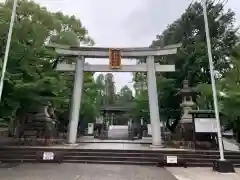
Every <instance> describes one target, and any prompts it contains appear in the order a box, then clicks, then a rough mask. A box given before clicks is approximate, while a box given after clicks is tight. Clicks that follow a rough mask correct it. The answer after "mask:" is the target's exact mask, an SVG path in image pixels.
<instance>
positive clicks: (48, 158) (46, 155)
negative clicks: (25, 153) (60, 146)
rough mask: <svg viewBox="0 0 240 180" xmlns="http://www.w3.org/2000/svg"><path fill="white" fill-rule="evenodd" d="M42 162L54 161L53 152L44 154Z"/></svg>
mask: <svg viewBox="0 0 240 180" xmlns="http://www.w3.org/2000/svg"><path fill="white" fill-rule="evenodd" d="M43 160H54V153H53V152H44V153H43Z"/></svg>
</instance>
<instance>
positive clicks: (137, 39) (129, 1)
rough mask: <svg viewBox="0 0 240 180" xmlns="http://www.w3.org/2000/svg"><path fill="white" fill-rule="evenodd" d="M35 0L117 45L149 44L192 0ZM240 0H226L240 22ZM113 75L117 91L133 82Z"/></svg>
mask: <svg viewBox="0 0 240 180" xmlns="http://www.w3.org/2000/svg"><path fill="white" fill-rule="evenodd" d="M0 1H1V0H0ZM35 1H36V2H38V3H40V4H42V5H44V6H46V7H47V8H48V9H49V10H51V11H62V12H63V13H65V14H68V15H75V16H76V17H78V18H80V19H81V21H82V24H83V25H84V26H85V27H86V28H87V29H88V31H89V34H90V36H91V37H92V38H93V39H94V41H95V42H96V46H115V47H123V46H127V47H128V46H138V47H139V46H149V45H150V44H151V41H152V40H153V39H155V37H156V35H157V34H160V33H161V32H162V31H163V30H164V28H165V27H166V26H167V25H168V24H170V23H172V22H173V21H174V20H176V19H177V18H178V17H180V15H181V14H182V13H183V12H184V11H185V9H186V8H187V7H188V5H189V3H190V2H191V0H35ZM239 1H240V0H229V1H228V3H227V8H231V9H233V10H234V12H235V13H236V17H237V23H238V24H240V2H239ZM91 63H92V62H91ZM95 63H96V62H95ZM97 63H98V62H97ZM105 63H107V61H105ZM125 63H127V64H134V63H135V62H133V61H126V62H125ZM114 76H115V82H116V86H117V90H119V89H120V87H122V86H123V85H125V84H128V85H130V86H131V84H130V83H129V82H131V81H132V74H131V73H116V74H114Z"/></svg>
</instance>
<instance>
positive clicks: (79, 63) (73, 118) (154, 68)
mask: <svg viewBox="0 0 240 180" xmlns="http://www.w3.org/2000/svg"><path fill="white" fill-rule="evenodd" d="M180 46H181V44H176V45H169V46H166V47H163V48H121V49H118V50H117V51H118V52H119V51H120V53H121V57H122V58H129V59H133V58H134V59H138V58H146V63H145V64H137V65H121V66H120V67H119V68H111V66H109V65H90V64H85V63H84V59H85V58H109V49H110V48H96V47H73V46H59V45H51V46H50V47H54V48H55V50H56V52H57V53H58V54H59V55H62V56H71V57H72V56H75V57H77V60H76V64H66V63H60V64H58V65H57V70H58V71H75V76H74V88H73V94H72V102H71V111H70V122H69V136H68V142H69V144H75V143H76V138H77V127H78V122H79V111H80V108H81V107H80V106H81V97H82V89H83V81H84V79H83V78H84V72H86V71H88V72H147V83H148V97H149V108H150V121H151V125H152V145H153V146H161V145H162V138H161V127H160V116H159V105H158V94H157V82H156V72H173V71H175V65H160V64H156V63H155V61H154V57H155V56H163V55H170V54H176V53H177V48H178V47H180Z"/></svg>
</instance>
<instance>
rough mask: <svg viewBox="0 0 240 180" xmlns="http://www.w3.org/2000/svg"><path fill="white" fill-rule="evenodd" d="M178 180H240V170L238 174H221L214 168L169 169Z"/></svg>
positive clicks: (237, 171)
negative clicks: (213, 169)
mask: <svg viewBox="0 0 240 180" xmlns="http://www.w3.org/2000/svg"><path fill="white" fill-rule="evenodd" d="M167 170H168V171H169V172H171V173H172V174H173V175H174V176H175V177H176V178H177V179H178V180H240V169H239V168H235V171H236V173H226V174H221V173H217V172H214V171H212V168H174V167H171V168H170V167H169V168H167Z"/></svg>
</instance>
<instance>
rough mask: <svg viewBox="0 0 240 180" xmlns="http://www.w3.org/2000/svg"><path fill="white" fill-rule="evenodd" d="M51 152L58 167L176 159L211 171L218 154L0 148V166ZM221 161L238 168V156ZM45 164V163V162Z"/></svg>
mask: <svg viewBox="0 0 240 180" xmlns="http://www.w3.org/2000/svg"><path fill="white" fill-rule="evenodd" d="M43 152H53V153H54V154H56V156H57V155H58V158H59V159H58V160H56V161H55V162H59V161H61V162H62V163H95V164H132V165H151V166H155V165H157V163H158V162H159V161H161V160H162V159H164V158H165V157H166V156H177V157H178V159H179V160H181V161H184V162H185V163H186V166H187V167H212V166H213V162H214V161H215V160H217V159H219V152H218V151H190V150H168V149H162V150H127V149H124V150H121V149H112V150H111V149H84V148H83V149H77V148H74V147H73V148H69V147H68V148H66V147H65V148H64V147H62V148H60V147H59V148H54V147H51V148H47V147H17V146H15V147H1V148H0V161H2V162H3V163H4V162H6V163H10V162H14V163H16V162H22V163H34V162H44V161H42V160H41V159H42V157H41V155H40V154H43ZM225 157H226V159H227V160H230V161H231V162H232V163H233V164H234V166H235V167H240V153H239V152H225ZM45 162H48V161H45Z"/></svg>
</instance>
